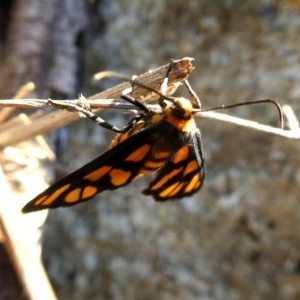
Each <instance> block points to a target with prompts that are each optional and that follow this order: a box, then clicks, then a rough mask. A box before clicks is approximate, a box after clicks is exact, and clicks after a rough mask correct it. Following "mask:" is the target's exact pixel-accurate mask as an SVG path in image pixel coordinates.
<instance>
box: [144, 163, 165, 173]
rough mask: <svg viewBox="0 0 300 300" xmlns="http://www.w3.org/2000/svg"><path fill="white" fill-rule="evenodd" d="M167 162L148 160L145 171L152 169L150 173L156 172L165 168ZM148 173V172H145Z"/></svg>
mask: <svg viewBox="0 0 300 300" xmlns="http://www.w3.org/2000/svg"><path fill="white" fill-rule="evenodd" d="M165 163H166V162H165V161H153V160H148V161H147V162H146V163H145V165H144V166H143V169H150V170H148V171H150V172H151V171H152V172H153V171H155V170H157V169H159V168H161V167H163V166H164V164H165ZM145 171H146V170H145Z"/></svg>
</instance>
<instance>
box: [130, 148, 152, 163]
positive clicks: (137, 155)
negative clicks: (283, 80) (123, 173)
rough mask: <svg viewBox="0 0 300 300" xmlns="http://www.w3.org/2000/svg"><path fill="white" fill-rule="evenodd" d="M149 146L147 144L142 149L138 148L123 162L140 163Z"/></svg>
mask: <svg viewBox="0 0 300 300" xmlns="http://www.w3.org/2000/svg"><path fill="white" fill-rule="evenodd" d="M150 148H151V146H150V145H149V144H145V145H143V146H142V147H140V148H138V149H137V150H135V151H134V152H132V153H131V154H130V155H128V156H127V157H126V159H125V161H133V162H139V161H141V160H142V159H143V158H144V157H145V156H146V155H147V153H148V151H149V150H150Z"/></svg>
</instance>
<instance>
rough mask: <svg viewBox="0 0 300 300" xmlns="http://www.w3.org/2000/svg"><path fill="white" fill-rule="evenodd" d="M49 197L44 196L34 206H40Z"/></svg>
mask: <svg viewBox="0 0 300 300" xmlns="http://www.w3.org/2000/svg"><path fill="white" fill-rule="evenodd" d="M48 196H49V195H46V196H43V197H41V198H39V199H38V200H36V201H35V202H34V205H40V204H41V203H42V202H43V201H44V200H45V199H46V198H47V197H48Z"/></svg>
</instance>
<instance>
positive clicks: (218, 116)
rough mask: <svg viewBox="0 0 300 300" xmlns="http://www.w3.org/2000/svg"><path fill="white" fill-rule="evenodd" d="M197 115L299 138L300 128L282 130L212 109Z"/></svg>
mask: <svg viewBox="0 0 300 300" xmlns="http://www.w3.org/2000/svg"><path fill="white" fill-rule="evenodd" d="M197 115H198V116H201V117H203V118H208V119H214V120H218V121H223V122H227V123H232V124H235V125H239V126H244V127H248V128H251V129H255V130H259V131H263V132H266V133H272V134H276V135H280V136H284V137H286V138H291V139H299V138H300V130H283V129H281V128H277V127H272V126H268V125H264V124H260V123H258V122H255V121H250V120H246V119H241V118H237V117H233V116H229V115H226V114H220V113H216V112H213V111H207V112H199V113H197Z"/></svg>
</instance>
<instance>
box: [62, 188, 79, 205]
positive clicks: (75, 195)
mask: <svg viewBox="0 0 300 300" xmlns="http://www.w3.org/2000/svg"><path fill="white" fill-rule="evenodd" d="M80 192H81V189H80V188H77V189H75V190H72V191H71V192H70V193H69V194H68V195H67V196H66V198H65V201H66V202H77V201H79V200H80Z"/></svg>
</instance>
